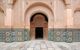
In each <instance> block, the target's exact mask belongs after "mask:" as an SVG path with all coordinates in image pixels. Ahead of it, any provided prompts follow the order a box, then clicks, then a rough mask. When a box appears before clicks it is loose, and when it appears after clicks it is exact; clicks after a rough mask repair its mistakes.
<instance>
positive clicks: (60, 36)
mask: <svg viewBox="0 0 80 50" xmlns="http://www.w3.org/2000/svg"><path fill="white" fill-rule="evenodd" d="M29 32H30V30H28V29H23V28H12V29H10V28H0V42H21V41H27V40H30V34H29ZM48 40H51V41H55V42H80V29H52V28H49V29H48Z"/></svg>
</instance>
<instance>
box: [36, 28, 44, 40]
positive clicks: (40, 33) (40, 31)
mask: <svg viewBox="0 0 80 50" xmlns="http://www.w3.org/2000/svg"><path fill="white" fill-rule="evenodd" d="M35 39H43V27H36V28H35Z"/></svg>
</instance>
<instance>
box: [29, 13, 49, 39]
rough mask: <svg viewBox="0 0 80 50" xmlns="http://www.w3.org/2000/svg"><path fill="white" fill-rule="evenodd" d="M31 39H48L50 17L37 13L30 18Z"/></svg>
mask: <svg viewBox="0 0 80 50" xmlns="http://www.w3.org/2000/svg"><path fill="white" fill-rule="evenodd" d="M30 37H31V39H48V18H47V16H46V15H45V14H43V13H36V14H34V15H32V17H31V19H30Z"/></svg>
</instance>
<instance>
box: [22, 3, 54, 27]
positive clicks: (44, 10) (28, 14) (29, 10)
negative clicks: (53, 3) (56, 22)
mask: <svg viewBox="0 0 80 50" xmlns="http://www.w3.org/2000/svg"><path fill="white" fill-rule="evenodd" d="M37 7H39V8H40V9H36V8H37ZM34 9H35V10H34ZM38 12H41V13H43V14H45V15H46V16H47V17H48V18H50V17H52V18H53V16H54V13H53V9H52V8H51V7H50V6H49V5H48V4H46V3H44V2H35V3H32V4H31V5H29V6H28V8H27V9H26V11H25V13H24V25H25V26H26V21H25V20H26V17H27V18H29V19H28V23H29V22H30V18H31V16H32V15H33V14H35V13H38ZM49 16H50V17H49ZM52 18H51V19H52ZM49 20H50V19H49ZM49 22H51V21H49ZM28 26H29V27H30V23H29V25H28Z"/></svg>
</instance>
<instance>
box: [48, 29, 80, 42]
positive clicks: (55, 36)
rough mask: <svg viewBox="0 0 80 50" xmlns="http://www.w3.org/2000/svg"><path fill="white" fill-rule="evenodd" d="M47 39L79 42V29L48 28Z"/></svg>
mask: <svg viewBox="0 0 80 50" xmlns="http://www.w3.org/2000/svg"><path fill="white" fill-rule="evenodd" d="M48 32H49V33H48V39H49V40H52V41H56V42H80V29H49V30H48Z"/></svg>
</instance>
